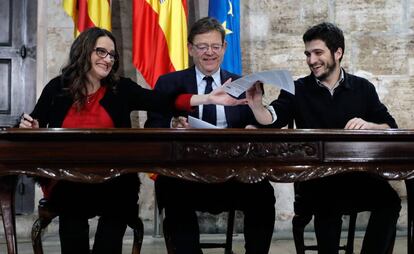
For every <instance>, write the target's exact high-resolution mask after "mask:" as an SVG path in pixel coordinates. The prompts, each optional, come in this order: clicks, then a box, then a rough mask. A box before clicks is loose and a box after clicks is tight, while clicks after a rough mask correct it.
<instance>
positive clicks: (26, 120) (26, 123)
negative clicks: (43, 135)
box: [19, 113, 39, 128]
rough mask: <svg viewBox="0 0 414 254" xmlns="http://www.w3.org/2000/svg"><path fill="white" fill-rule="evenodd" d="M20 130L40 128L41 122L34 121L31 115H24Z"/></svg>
mask: <svg viewBox="0 0 414 254" xmlns="http://www.w3.org/2000/svg"><path fill="white" fill-rule="evenodd" d="M19 128H39V121H37V120H36V119H33V118H32V117H31V116H30V115H29V114H26V113H23V114H22V117H21V118H20V124H19Z"/></svg>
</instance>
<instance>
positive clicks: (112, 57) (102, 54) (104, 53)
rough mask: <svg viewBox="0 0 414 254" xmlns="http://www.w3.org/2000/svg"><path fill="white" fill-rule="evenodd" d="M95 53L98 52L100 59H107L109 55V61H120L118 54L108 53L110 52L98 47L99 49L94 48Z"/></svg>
mask: <svg viewBox="0 0 414 254" xmlns="http://www.w3.org/2000/svg"><path fill="white" fill-rule="evenodd" d="M93 50H94V51H95V52H96V54H97V55H98V56H99V57H101V58H105V57H106V56H107V55H109V59H110V60H111V61H113V62H114V61H116V60H118V54H117V53H115V52H114V53H111V52H108V50H106V49H104V48H100V47H98V48H94V49H93Z"/></svg>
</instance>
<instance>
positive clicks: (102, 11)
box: [63, 0, 111, 37]
mask: <svg viewBox="0 0 414 254" xmlns="http://www.w3.org/2000/svg"><path fill="white" fill-rule="evenodd" d="M63 9H65V12H66V13H67V14H68V15H69V16H71V17H72V19H73V23H74V24H75V31H74V35H75V37H77V36H78V35H79V34H80V33H81V32H83V31H84V30H86V29H87V28H90V27H94V26H97V27H101V28H105V29H106V30H109V31H111V0H63Z"/></svg>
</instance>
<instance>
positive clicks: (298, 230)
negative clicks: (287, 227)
mask: <svg viewBox="0 0 414 254" xmlns="http://www.w3.org/2000/svg"><path fill="white" fill-rule="evenodd" d="M349 216H350V218H349V226H348V237H347V242H346V245H340V246H339V247H338V250H345V254H353V253H354V237H355V224H356V218H357V213H356V212H355V213H351V214H349ZM311 220H312V214H295V216H294V217H293V219H292V226H293V227H292V231H293V240H294V242H295V248H296V253H297V254H305V251H306V250H314V251H317V250H318V246H317V245H305V241H304V237H303V235H304V230H305V226H306V225H307V224H308V223H309V222H310V221H311Z"/></svg>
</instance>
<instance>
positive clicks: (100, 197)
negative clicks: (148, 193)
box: [19, 28, 243, 254]
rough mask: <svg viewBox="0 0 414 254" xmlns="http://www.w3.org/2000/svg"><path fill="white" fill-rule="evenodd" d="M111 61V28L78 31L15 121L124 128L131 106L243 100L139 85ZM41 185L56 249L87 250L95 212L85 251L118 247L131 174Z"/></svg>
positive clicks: (132, 213) (131, 211)
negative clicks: (54, 72)
mask: <svg viewBox="0 0 414 254" xmlns="http://www.w3.org/2000/svg"><path fill="white" fill-rule="evenodd" d="M118 67H119V57H118V51H117V47H116V41H115V38H114V36H113V35H112V34H111V33H110V32H109V31H106V30H104V29H100V28H91V29H89V30H87V31H85V32H83V33H82V34H80V35H79V37H78V38H77V39H76V40H75V41H74V42H73V44H72V46H71V49H70V53H69V61H68V63H67V64H66V66H64V67H63V69H62V73H61V75H60V76H58V77H56V78H54V79H52V80H51V81H50V82H49V83H48V84H47V85H46V87H45V88H44V90H43V92H42V94H41V96H40V98H39V100H38V102H37V104H36V106H35V108H34V110H33V112H32V113H31V114H30V115H29V114H24V115H23V116H22V119H21V120H20V125H19V126H20V127H21V128H39V127H41V128H47V127H49V128H115V127H124V128H125V127H131V120H130V113H131V111H133V110H151V111H158V112H161V113H169V112H171V111H172V110H173V109H174V107H175V106H174V105H181V107H183V108H181V110H183V109H190V108H191V106H195V105H199V104H225V105H237V104H239V103H243V101H241V100H235V99H233V98H232V97H230V96H228V95H227V94H226V93H225V92H224V91H218V92H213V93H210V94H208V95H194V96H193V95H186V94H184V95H180V96H178V97H177V98H171V96H168V95H165V94H162V93H159V92H154V91H152V90H147V89H144V88H141V87H140V86H139V85H137V84H136V83H135V82H133V81H132V80H131V79H128V78H123V77H118V76H117V75H116V72H117V70H118ZM177 107H178V106H177ZM45 182H47V184H45ZM42 183H43V184H42ZM41 185H43V187H45V188H44V189H46V192H45V196H46V197H47V198H48V200H49V204H50V205H51V207H53V208H54V209H55V211H56V212H57V213H58V214H59V235H60V240H61V250H62V253H63V254H67V253H71V254H73V253H76V254H89V253H90V249H89V225H88V219H89V218H91V217H94V216H100V218H99V222H98V227H97V231H96V234H95V241H94V245H93V250H92V253H99V254H102V253H110V254H117V253H119V254H120V253H122V239H123V236H124V233H125V229H126V226H127V224H128V222H130V221H133V220H135V219H136V217H137V216H138V205H137V202H138V191H139V179H138V176H137V174H132V175H123V176H120V177H117V178H115V179H113V180H110V181H107V182H104V183H102V184H84V183H74V182H69V181H58V182H53V181H47V180H44V179H43V181H42V182H41Z"/></svg>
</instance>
